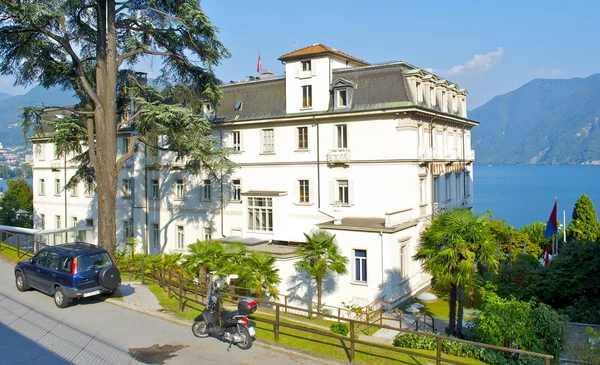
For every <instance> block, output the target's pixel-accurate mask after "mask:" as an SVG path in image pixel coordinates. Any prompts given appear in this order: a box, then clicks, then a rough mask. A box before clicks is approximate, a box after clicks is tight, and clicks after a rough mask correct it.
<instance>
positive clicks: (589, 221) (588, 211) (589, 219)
mask: <svg viewBox="0 0 600 365" xmlns="http://www.w3.org/2000/svg"><path fill="white" fill-rule="evenodd" d="M567 237H568V240H569V241H570V240H577V241H591V242H597V241H598V239H599V238H600V224H599V223H598V216H597V215H596V209H595V208H594V203H593V202H592V200H591V199H590V198H589V197H588V196H587V195H585V194H583V195H581V197H580V198H579V199H577V201H576V202H575V208H573V215H572V218H571V222H569V228H568V229H567Z"/></svg>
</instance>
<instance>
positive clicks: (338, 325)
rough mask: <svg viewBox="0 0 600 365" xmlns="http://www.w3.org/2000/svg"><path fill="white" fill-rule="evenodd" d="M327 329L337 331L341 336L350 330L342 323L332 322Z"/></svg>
mask: <svg viewBox="0 0 600 365" xmlns="http://www.w3.org/2000/svg"><path fill="white" fill-rule="evenodd" d="M329 330H330V331H331V332H332V333H337V334H338V335H342V336H347V335H348V332H349V331H350V330H349V329H348V326H346V325H345V324H343V323H334V324H332V325H331V327H330V328H329Z"/></svg>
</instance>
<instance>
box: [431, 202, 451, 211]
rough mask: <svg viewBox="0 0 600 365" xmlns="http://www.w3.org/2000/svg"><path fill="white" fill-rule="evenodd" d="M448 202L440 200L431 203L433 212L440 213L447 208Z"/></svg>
mask: <svg viewBox="0 0 600 365" xmlns="http://www.w3.org/2000/svg"><path fill="white" fill-rule="evenodd" d="M448 208H449V207H448V204H447V203H442V202H435V203H433V214H442V213H444V212H445V211H447V210H448Z"/></svg>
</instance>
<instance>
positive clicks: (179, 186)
mask: <svg viewBox="0 0 600 365" xmlns="http://www.w3.org/2000/svg"><path fill="white" fill-rule="evenodd" d="M183 194H184V189H183V180H177V181H176V182H175V199H177V200H183Z"/></svg>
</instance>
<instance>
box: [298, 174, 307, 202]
mask: <svg viewBox="0 0 600 365" xmlns="http://www.w3.org/2000/svg"><path fill="white" fill-rule="evenodd" d="M298 187H299V189H300V191H299V193H298V203H309V202H310V198H309V193H310V190H309V185H308V180H298Z"/></svg>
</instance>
